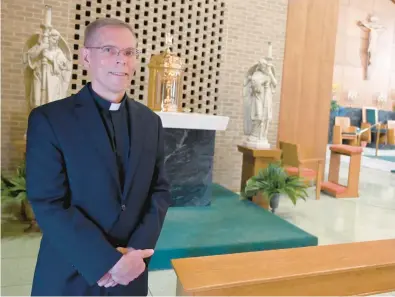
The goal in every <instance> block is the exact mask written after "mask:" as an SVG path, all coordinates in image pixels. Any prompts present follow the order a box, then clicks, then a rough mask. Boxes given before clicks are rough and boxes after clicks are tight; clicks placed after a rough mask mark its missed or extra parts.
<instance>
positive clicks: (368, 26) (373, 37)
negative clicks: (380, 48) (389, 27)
mask: <svg viewBox="0 0 395 297" xmlns="http://www.w3.org/2000/svg"><path fill="white" fill-rule="evenodd" d="M378 21H379V19H378V18H377V17H375V16H370V17H369V18H368V21H359V22H358V26H359V27H361V28H362V29H363V30H364V31H367V32H368V48H367V59H366V61H365V62H364V68H365V74H364V79H368V78H369V77H370V68H371V66H372V64H374V63H373V62H374V59H375V58H376V51H377V41H378V37H379V33H381V32H382V31H384V30H385V27H384V26H383V25H380V24H379V22H378Z"/></svg>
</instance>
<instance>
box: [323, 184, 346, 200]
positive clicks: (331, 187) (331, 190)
mask: <svg viewBox="0 0 395 297" xmlns="http://www.w3.org/2000/svg"><path fill="white" fill-rule="evenodd" d="M321 190H322V191H325V192H327V193H328V194H330V195H332V196H334V197H336V198H339V197H340V196H341V195H342V194H343V193H345V192H346V191H347V187H345V186H343V185H340V184H337V183H334V182H330V181H327V182H323V183H322V184H321Z"/></svg>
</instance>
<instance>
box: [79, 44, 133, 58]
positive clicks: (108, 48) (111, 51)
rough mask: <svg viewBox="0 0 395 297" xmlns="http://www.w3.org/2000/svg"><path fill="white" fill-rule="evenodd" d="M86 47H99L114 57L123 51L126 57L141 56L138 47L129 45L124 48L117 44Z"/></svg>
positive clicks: (105, 53)
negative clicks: (118, 46)
mask: <svg viewBox="0 0 395 297" xmlns="http://www.w3.org/2000/svg"><path fill="white" fill-rule="evenodd" d="M85 48H88V49H99V50H100V52H101V53H102V54H104V55H106V56H108V57H114V56H119V54H120V53H121V52H122V53H123V55H124V56H125V57H128V58H131V57H136V58H138V57H139V54H140V51H139V50H138V49H136V48H133V47H129V48H124V49H119V48H117V47H116V46H108V45H106V46H101V47H95V46H85Z"/></svg>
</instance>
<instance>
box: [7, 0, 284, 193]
mask: <svg viewBox="0 0 395 297" xmlns="http://www.w3.org/2000/svg"><path fill="white" fill-rule="evenodd" d="M88 2H89V5H91V6H93V7H94V6H95V5H96V4H95V3H98V0H91V1H90V0H86V1H81V0H72V1H70V2H67V1H66V0H57V1H56V0H53V1H48V0H45V1H38V0H32V1H28V0H4V1H2V11H1V13H2V16H1V17H2V37H1V41H2V47H1V50H2V79H1V83H2V93H1V97H2V98H1V99H2V170H3V171H4V170H5V171H7V170H11V169H14V167H15V165H16V164H17V162H18V161H19V160H20V159H21V157H22V154H23V144H22V143H21V142H20V141H21V140H22V139H23V135H24V132H25V129H26V120H27V108H26V107H27V105H26V100H25V96H24V84H23V65H22V48H23V45H24V42H25V41H26V40H27V39H28V37H29V36H30V35H31V34H33V33H36V32H39V31H40V24H41V22H42V21H43V16H44V4H49V5H51V6H52V7H53V9H52V15H53V19H52V23H53V26H54V28H55V29H57V30H58V31H59V32H60V33H61V34H62V36H63V37H64V38H65V39H66V40H67V42H68V44H69V46H70V48H71V49H72V51H73V49H74V47H75V46H76V45H81V42H82V40H81V39H80V40H75V36H74V35H75V33H76V28H77V27H78V25H79V26H83V24H84V18H85V19H86V20H92V13H94V11H95V10H94V8H92V9H91V14H90V16H86V14H85V15H84V14H81V17H82V18H83V19H82V21H81V20H75V15H76V13H78V11H77V9H76V7H77V4H79V5H81V6H86V5H87V3H88ZM99 2H100V1H99ZM118 2H122V3H118ZM134 2H136V1H133V0H131V1H125V2H124V1H116V0H110V1H109V0H107V1H105V0H102V1H101V4H100V5H108V4H109V5H111V6H112V7H113V8H114V13H113V14H112V15H114V16H115V9H116V8H117V7H119V6H121V5H123V6H125V5H126V6H128V5H130V7H136V3H134ZM145 2H147V3H148V2H149V3H150V5H149V7H147V6H146V5H144V3H145ZM145 2H141V3H142V5H141V9H140V11H139V12H138V14H140V15H143V14H144V12H145V11H149V12H150V15H151V14H152V13H153V10H154V9H155V7H156V6H158V7H159V10H160V5H161V2H162V1H145ZM173 2H174V3H175V5H177V6H178V5H188V6H189V5H190V2H188V1H186V2H185V1H182V0H175V1H173ZM195 2H196V1H195ZM195 2H192V3H195ZM200 2H201V3H202V4H203V7H207V8H209V10H210V11H211V7H212V6H214V5H219V4H220V2H221V1H214V0H210V1H200ZM224 2H225V14H224V16H223V19H224V22H223V25H222V27H223V29H224V30H223V33H222V36H223V37H224V38H222V41H221V42H222V46H221V50H219V51H218V53H220V65H221V66H220V71H219V87H218V94H217V96H218V101H217V102H216V103H215V104H216V105H217V110H215V112H214V113H217V114H220V115H227V116H229V117H230V122H229V126H228V129H227V131H224V132H219V133H218V134H217V140H216V150H215V153H216V156H215V164H214V180H215V181H216V182H218V183H221V184H223V185H225V186H227V187H229V188H231V189H233V190H238V188H239V184H240V176H241V155H240V153H238V152H237V144H240V143H241V142H242V141H243V139H244V137H243V108H242V107H243V98H242V85H243V79H244V75H245V73H246V72H247V70H248V69H249V67H251V66H252V65H253V64H255V63H256V62H257V61H258V60H259V59H260V58H262V57H264V56H266V54H267V42H268V41H272V43H273V57H274V64H275V67H276V74H277V75H276V76H277V80H278V87H277V93H276V95H275V97H274V104H273V112H274V114H273V122H272V124H271V127H270V131H269V142H270V143H271V144H275V142H276V136H277V125H278V113H279V98H280V88H281V73H282V60H283V55H284V44H285V24H286V14H287V2H288V1H287V0H245V1H242V2H240V1H237V0H226V1H224ZM195 4H196V3H195ZM155 5H156V6H155ZM186 7H187V6H186ZM186 9H187V10H186V12H185V13H186V14H189V13H191V14H192V15H193V16H192V19H193V21H196V17H195V15H194V13H195V12H196V9H202V7H200V8H197V6H194V7H193V9H192V10H190V11H188V8H186ZM123 11H125V12H126V13H129V15H130V16H134V15H135V14H136V12H135V11H130V12H128V11H127V10H123ZM159 12H160V13H161V11H159ZM101 13H102V14H103V16H105V14H106V13H109V12H108V11H106V10H105V9H103V10H102V12H101ZM168 14H170V13H168ZM161 15H162V13H161ZM178 17H179V15H178V14H177V15H176V18H173V20H174V19H176V20H178ZM120 18H122V19H124V18H125V15H122V17H120ZM202 19H203V16H202ZM171 20H172V17H171V16H170V15H169V16H168V18H167V20H166V21H165V20H159V23H160V22H166V23H169V24H170V22H171ZM131 22H132V23H139V22H142V19H141V18H140V20H139V21H135V20H133V17H132V21H131ZM178 25H180V24H177V22H175V25H174V26H175V28H178ZM141 27H144V29H145V30H147V31H148V32H149V33H148V34H151V35H154V34H153V33H150V32H151V31H150V28H152V23H151V22H149V21H148V25H147V26H142V25H141ZM141 27H140V28H139V29H138V30H136V31H137V32H139V31H142V30H143V29H142V28H141ZM200 27H201V28H203V26H202V25H201V24H200ZM79 30H80V31H81V27H80V29H79ZM192 32H193V31H192ZM141 33H142V32H140V35H139V43H141V40H140V38H141V37H142V34H141ZM175 33H176V34H177V30H176V32H175ZM182 34H184V35H185V36H183V41H182V43H183V44H182V46H183V48H184V47H185V44H186V40H188V37H187V35H186V34H185V32H184V33H182ZM192 34H193V33H192ZM200 34H204V32H203V33H202V32H201V33H200ZM158 35H159V33H158ZM193 37H194V36H191V39H192V38H193ZM215 38H217V37H214V39H215ZM174 40H175V41H176V42H177V40H178V39H177V38H174ZM180 42H181V41H180ZM216 42H217V44H219V43H220V42H219V41H218V40H216ZM148 43H149V46H151V45H152V44H151V43H152V42H151V43H150V41H148ZM157 43H158V44H159V43H160V42H159V41H158V42H157ZM175 45H176V44H175ZM159 48H160V46H157V48H156V50H152V51H151V52H152V53H157V52H158V51H159ZM174 51H177V48H175V49H174ZM73 53H76V51H74V52H73ZM149 54H150V52H147V53H146V55H147V56H148V55H149ZM181 55H182V56H183V57H184V58H188V55H190V56H193V55H194V54H193V50H190V53H189V54H185V52H184V53H182V52H181ZM189 58H190V57H189ZM190 60H192V58H191V59H190ZM148 62H149V59H146V61H145V64H147V63H148ZM142 64H144V63H142ZM198 67H199V66H198ZM216 70H217V69H215V68H214V70H213V71H216ZM81 72H82V70H81V67H79V68H78V69H75V70H74V71H73V74H74V78H73V82H74V81H75V77H76V76H77V77H78V79H80V75H81ZM197 75H198V76H197V77H199V72H198V73H197ZM205 75H207V73H205ZM73 82H72V83H73ZM74 83H75V82H74ZM146 84H147V82H143V85H146ZM78 87H80V86H78ZM137 87H138V86H135V87H134V88H137ZM188 91H189V86H188ZM74 92H75V90H74V91H73V90H71V88H70V94H71V93H74ZM144 94H145V96H144V97H145V98H144V99H143V102H144V103H145V102H146V95H147V90H146V88H145V91H144ZM196 96H197V95H196ZM198 99H199V98H198ZM188 100H189V97H188ZM205 100H206V99H205V98H204V100H203V102H204V101H205ZM213 101H214V100H211V103H210V104H213ZM185 105H186V106H187V107H194V109H195V110H194V111H196V112H206V110H207V108H205V106H204V103H203V106H202V111H200V110H196V109H197V106H198V105H197V104H196V100H195V102H194V103H192V102H190V101H185ZM210 110H211V112H210V113H213V109H212V108H211V109H210Z"/></svg>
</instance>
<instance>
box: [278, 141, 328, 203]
mask: <svg viewBox="0 0 395 297" xmlns="http://www.w3.org/2000/svg"><path fill="white" fill-rule="evenodd" d="M279 147H280V150H281V151H282V154H281V161H282V164H283V166H284V167H285V171H286V172H287V173H288V174H289V175H293V176H299V177H301V178H303V179H304V181H305V183H306V184H307V185H310V184H311V182H314V181H315V185H316V192H315V193H316V200H319V199H320V193H321V180H322V171H323V163H324V160H323V159H319V158H313V159H302V158H301V152H300V147H299V144H295V143H289V142H284V141H280V142H279ZM311 163H317V169H316V170H313V169H310V168H308V167H304V166H305V165H306V164H311Z"/></svg>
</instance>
